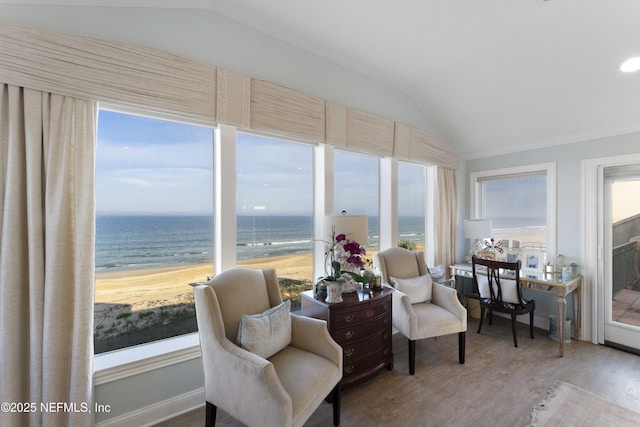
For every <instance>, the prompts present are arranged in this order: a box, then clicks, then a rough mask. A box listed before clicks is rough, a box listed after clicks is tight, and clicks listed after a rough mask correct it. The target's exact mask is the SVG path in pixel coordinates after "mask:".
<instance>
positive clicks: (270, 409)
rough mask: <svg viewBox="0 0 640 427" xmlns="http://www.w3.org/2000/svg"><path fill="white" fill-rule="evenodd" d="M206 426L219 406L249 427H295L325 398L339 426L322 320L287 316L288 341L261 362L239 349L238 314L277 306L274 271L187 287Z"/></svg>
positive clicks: (333, 351)
mask: <svg viewBox="0 0 640 427" xmlns="http://www.w3.org/2000/svg"><path fill="white" fill-rule="evenodd" d="M194 295H195V303H196V316H197V320H198V332H199V336H200V347H201V349H202V362H203V365H204V380H205V399H206V418H207V420H206V425H207V426H213V425H214V424H215V417H216V411H217V408H218V407H220V408H221V409H223V410H224V411H225V412H227V413H228V414H230V415H231V416H232V417H234V418H236V419H237V420H239V421H241V422H243V423H245V424H247V425H249V426H261V427H262V426H274V427H281V426H301V425H303V424H304V423H305V421H306V420H307V419H308V418H309V417H310V416H311V414H313V412H314V411H315V410H316V409H317V408H318V406H319V405H320V404H321V403H322V401H323V400H324V399H325V398H326V397H327V396H329V395H331V397H332V401H333V422H334V424H335V425H339V424H340V388H339V382H340V380H341V379H342V348H341V347H340V346H339V345H338V344H336V343H335V341H333V339H332V338H331V336H330V335H329V332H328V330H327V326H326V323H325V322H324V321H322V320H317V319H312V318H308V317H302V316H297V315H295V314H290V316H291V322H290V325H291V343H290V344H289V345H287V346H286V347H284V348H283V349H282V350H280V351H278V352H276V353H275V354H273V355H272V356H270V357H269V358H268V359H265V358H263V357H261V356H258V355H257V354H254V353H252V352H249V351H247V350H245V349H244V348H242V347H240V346H239V345H238V341H237V339H238V328H239V326H240V323H241V317H242V315H243V314H258V313H263V312H265V311H267V310H269V309H270V308H272V307H276V306H278V305H279V304H280V303H282V296H281V294H280V288H279V287H278V281H277V278H276V274H275V271H274V270H273V269H265V270H254V269H248V268H234V269H231V270H227V271H225V272H223V273H221V274H219V275H217V276H216V277H215V278H213V279H212V280H211V281H209V282H208V283H206V284H204V285H199V286H196V287H195V288H194Z"/></svg>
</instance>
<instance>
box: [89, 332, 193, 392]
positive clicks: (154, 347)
mask: <svg viewBox="0 0 640 427" xmlns="http://www.w3.org/2000/svg"><path fill="white" fill-rule="evenodd" d="M200 356H201V354H200V339H199V337H198V333H197V332H194V333H191V334H186V335H180V336H177V337H173V338H167V339H164V340H159V341H153V342H150V343H146V344H140V345H136V346H131V347H126V348H123V349H119V350H114V351H110V352H107V353H102V354H97V355H95V356H94V358H93V383H94V385H100V384H105V383H109V382H112V381H116V380H119V379H122V378H127V377H131V376H134V375H138V374H141V373H143V372H148V371H152V370H154V369H159V368H163V367H165V366H170V365H174V364H176V363H180V362H184V361H187V360H192V359H197V358H199V357H200Z"/></svg>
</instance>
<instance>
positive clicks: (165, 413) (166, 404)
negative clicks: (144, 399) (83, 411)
mask: <svg viewBox="0 0 640 427" xmlns="http://www.w3.org/2000/svg"><path fill="white" fill-rule="evenodd" d="M201 406H204V387H201V388H199V389H196V390H193V391H190V392H187V393H184V394H181V395H179V396H176V397H174V398H171V399H167V400H163V401H161V402H157V403H154V404H153V405H149V406H145V407H144V408H140V409H136V410H135V411H131V412H128V413H126V414H122V415H118V416H117V417H113V418H109V419H108V420H104V421H101V422H99V423H97V424H96V427H112V426H114V427H115V426H117V427H129V426H130V427H141V426H152V425H154V424H157V423H159V422H161V421H165V420H168V419H169V418H173V417H176V416H178V415H180V414H184V413H185V412H189V411H192V410H194V409H197V408H199V407H201ZM202 423H203V424H204V420H202Z"/></svg>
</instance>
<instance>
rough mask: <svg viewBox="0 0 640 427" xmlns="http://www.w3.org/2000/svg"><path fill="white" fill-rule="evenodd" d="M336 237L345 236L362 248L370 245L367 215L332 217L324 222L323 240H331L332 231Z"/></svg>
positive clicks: (328, 217) (325, 218)
mask: <svg viewBox="0 0 640 427" xmlns="http://www.w3.org/2000/svg"><path fill="white" fill-rule="evenodd" d="M333 230H335V232H336V236H337V235H338V234H344V235H345V236H347V239H349V240H351V241H356V242H358V243H359V244H360V246H366V245H368V244H369V225H368V221H367V216H366V215H330V216H325V217H324V219H323V221H322V237H323V239H329V238H331V233H332V231H333Z"/></svg>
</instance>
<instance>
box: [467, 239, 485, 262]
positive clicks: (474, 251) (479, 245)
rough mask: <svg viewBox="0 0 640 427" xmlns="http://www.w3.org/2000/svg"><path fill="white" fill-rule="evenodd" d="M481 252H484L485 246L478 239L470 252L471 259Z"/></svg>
mask: <svg viewBox="0 0 640 427" xmlns="http://www.w3.org/2000/svg"><path fill="white" fill-rule="evenodd" d="M481 250H484V245H483V244H482V242H481V241H480V239H476V240H475V241H474V242H473V243H472V244H471V249H470V250H469V257H470V258H473V256H474V255H478V252H480V251H481Z"/></svg>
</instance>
